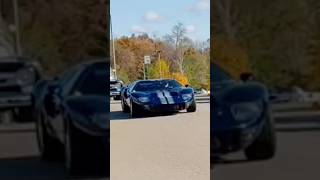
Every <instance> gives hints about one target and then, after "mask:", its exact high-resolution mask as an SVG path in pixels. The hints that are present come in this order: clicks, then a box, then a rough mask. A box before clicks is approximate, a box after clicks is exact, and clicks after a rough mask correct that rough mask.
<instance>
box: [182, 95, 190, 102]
mask: <svg viewBox="0 0 320 180" xmlns="http://www.w3.org/2000/svg"><path fill="white" fill-rule="evenodd" d="M182 99H183V100H184V101H189V100H191V99H192V94H182Z"/></svg>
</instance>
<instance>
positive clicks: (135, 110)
mask: <svg viewBox="0 0 320 180" xmlns="http://www.w3.org/2000/svg"><path fill="white" fill-rule="evenodd" d="M130 115H131V117H132V118H135V117H140V116H141V110H140V108H139V106H138V105H137V104H136V103H134V102H132V101H131V106H130Z"/></svg>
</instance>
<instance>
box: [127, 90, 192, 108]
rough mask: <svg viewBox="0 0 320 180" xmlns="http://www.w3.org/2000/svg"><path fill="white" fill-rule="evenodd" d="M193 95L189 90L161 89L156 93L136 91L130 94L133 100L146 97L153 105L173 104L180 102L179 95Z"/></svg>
mask: <svg viewBox="0 0 320 180" xmlns="http://www.w3.org/2000/svg"><path fill="white" fill-rule="evenodd" d="M188 93H193V90H192V89H191V88H175V89H163V90H157V91H143V92H141V91H136V92H134V93H132V96H133V97H135V98H139V97H148V98H149V99H150V102H152V103H154V104H175V103H179V102H181V101H182V98H181V94H188Z"/></svg>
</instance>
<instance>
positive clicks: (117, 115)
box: [110, 111, 181, 121]
mask: <svg viewBox="0 0 320 180" xmlns="http://www.w3.org/2000/svg"><path fill="white" fill-rule="evenodd" d="M180 113H181V112H180ZM175 114H177V112H170V113H146V114H143V115H142V116H140V117H137V118H131V117H130V113H124V112H122V111H112V112H110V120H111V121H113V120H136V119H144V118H151V117H161V116H172V115H175Z"/></svg>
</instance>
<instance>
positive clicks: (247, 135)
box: [210, 125, 262, 154]
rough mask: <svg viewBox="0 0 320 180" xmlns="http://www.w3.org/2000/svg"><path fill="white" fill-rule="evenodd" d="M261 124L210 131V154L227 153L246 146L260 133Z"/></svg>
mask: <svg viewBox="0 0 320 180" xmlns="http://www.w3.org/2000/svg"><path fill="white" fill-rule="evenodd" d="M261 129H262V125H258V126H253V127H250V128H234V129H229V130H224V131H214V132H211V136H210V137H211V138H210V141H211V143H210V146H211V148H210V149H211V153H212V154H227V153H231V152H236V151H240V150H243V149H245V148H247V147H248V146H249V145H250V144H252V143H253V142H254V141H255V139H256V138H257V137H258V136H259V135H260V133H261Z"/></svg>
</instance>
